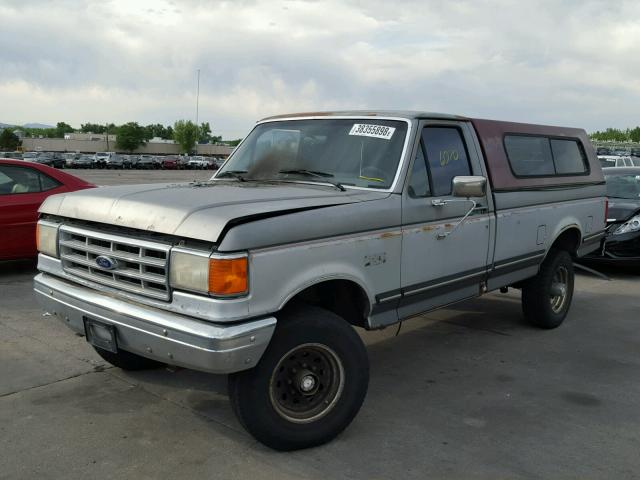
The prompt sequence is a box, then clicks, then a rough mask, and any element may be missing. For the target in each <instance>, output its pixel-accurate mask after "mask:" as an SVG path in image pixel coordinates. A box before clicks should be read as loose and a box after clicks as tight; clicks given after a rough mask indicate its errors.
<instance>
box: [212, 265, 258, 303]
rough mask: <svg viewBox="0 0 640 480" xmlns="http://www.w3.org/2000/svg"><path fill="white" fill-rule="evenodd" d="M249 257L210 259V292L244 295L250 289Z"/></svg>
mask: <svg viewBox="0 0 640 480" xmlns="http://www.w3.org/2000/svg"><path fill="white" fill-rule="evenodd" d="M247 272H248V259H247V257H238V258H211V259H209V293H211V294H212V295H220V296H230V295H242V294H245V293H247V292H248V290H249V288H248V287H249V280H248V275H247Z"/></svg>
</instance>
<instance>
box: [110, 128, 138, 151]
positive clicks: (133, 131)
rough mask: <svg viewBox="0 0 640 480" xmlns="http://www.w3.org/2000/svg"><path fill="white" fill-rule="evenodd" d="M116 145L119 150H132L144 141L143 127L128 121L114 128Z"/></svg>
mask: <svg viewBox="0 0 640 480" xmlns="http://www.w3.org/2000/svg"><path fill="white" fill-rule="evenodd" d="M115 133H116V135H117V136H116V147H117V148H118V149H120V150H125V151H127V152H133V151H134V150H135V149H136V148H138V147H139V146H140V145H144V144H145V142H146V138H145V129H144V127H141V126H140V125H138V123H137V122H128V123H125V124H124V125H120V126H119V127H117V128H116V129H115Z"/></svg>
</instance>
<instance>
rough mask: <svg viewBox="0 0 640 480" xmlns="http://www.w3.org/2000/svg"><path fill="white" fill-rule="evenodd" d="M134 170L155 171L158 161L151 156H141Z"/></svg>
mask: <svg viewBox="0 0 640 480" xmlns="http://www.w3.org/2000/svg"><path fill="white" fill-rule="evenodd" d="M133 168H138V169H145V170H147V169H149V170H150V169H154V168H156V161H155V160H154V157H152V156H151V155H140V156H139V157H138V161H137V162H136V163H135V164H134V166H133Z"/></svg>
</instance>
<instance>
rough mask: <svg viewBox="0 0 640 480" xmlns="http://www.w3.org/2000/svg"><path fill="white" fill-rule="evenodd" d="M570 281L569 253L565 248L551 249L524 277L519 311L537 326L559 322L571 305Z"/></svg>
mask: <svg viewBox="0 0 640 480" xmlns="http://www.w3.org/2000/svg"><path fill="white" fill-rule="evenodd" d="M573 285H574V272H573V260H572V259H571V255H570V254H569V252H567V251H566V250H555V249H553V250H551V251H550V252H549V253H548V254H547V257H546V258H545V260H544V262H542V265H541V266H540V271H539V272H538V274H537V275H536V276H535V277H533V278H531V279H529V280H527V281H526V282H525V283H524V285H523V287H522V312H523V314H524V317H525V319H526V320H527V321H528V322H529V323H531V324H532V325H535V326H537V327H540V328H547V329H548V328H556V327H558V326H560V324H561V323H562V322H563V321H564V319H565V317H566V316H567V313H569V308H570V307H571V300H572V298H573ZM554 294H555V295H554ZM561 297H562V298H561Z"/></svg>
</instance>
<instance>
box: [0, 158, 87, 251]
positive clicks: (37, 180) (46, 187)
mask: <svg viewBox="0 0 640 480" xmlns="http://www.w3.org/2000/svg"><path fill="white" fill-rule="evenodd" d="M94 186H95V185H92V184H91V183H88V182H85V181H84V180H81V179H79V178H77V177H74V176H73V175H69V174H68V173H64V172H59V171H57V170H55V169H54V168H51V167H48V166H45V165H42V164H39V163H37V162H28V163H27V162H23V161H20V160H8V159H0V231H1V232H2V241H0V260H11V259H16V258H29V257H35V256H36V253H37V252H36V240H35V239H36V222H37V221H38V208H39V207H40V204H41V203H42V202H43V201H44V200H45V199H46V198H47V197H48V196H49V195H54V194H56V193H63V192H73V191H75V190H82V189H85V188H92V187H94Z"/></svg>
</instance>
